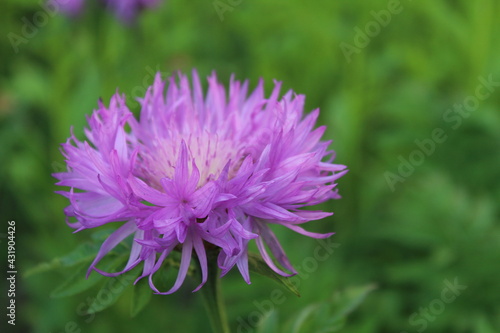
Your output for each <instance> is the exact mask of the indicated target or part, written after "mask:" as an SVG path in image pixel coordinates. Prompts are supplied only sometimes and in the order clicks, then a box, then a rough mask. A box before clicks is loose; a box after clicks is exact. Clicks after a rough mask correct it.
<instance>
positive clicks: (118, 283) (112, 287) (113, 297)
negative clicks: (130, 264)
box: [87, 266, 140, 314]
mask: <svg viewBox="0 0 500 333" xmlns="http://www.w3.org/2000/svg"><path fill="white" fill-rule="evenodd" d="M139 272H140V267H139V266H137V267H135V268H134V269H132V270H131V271H129V272H127V273H123V274H121V275H118V276H116V277H112V278H108V279H107V281H106V283H105V284H104V286H103V287H102V288H101V289H100V290H99V292H98V293H97V295H96V297H95V298H94V301H93V302H92V304H91V305H90V307H89V309H88V310H87V312H88V313H90V314H91V313H96V312H99V311H102V310H104V309H106V308H108V307H110V306H111V305H113V304H115V302H116V301H117V300H118V298H120V296H121V295H122V294H123V292H124V291H125V290H126V289H127V288H128V287H130V286H131V285H132V283H133V282H134V281H135V279H136V278H137V277H138V275H139Z"/></svg>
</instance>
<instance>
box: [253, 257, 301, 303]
mask: <svg viewBox="0 0 500 333" xmlns="http://www.w3.org/2000/svg"><path fill="white" fill-rule="evenodd" d="M248 268H249V269H250V271H252V272H255V273H258V274H260V275H263V276H267V277H268V278H271V279H273V280H274V281H276V282H278V283H279V284H281V285H282V286H284V287H285V288H286V289H288V290H290V291H291V292H292V293H294V294H295V295H297V296H298V297H300V293H299V290H298V289H297V288H296V287H295V285H294V284H293V283H292V282H291V281H290V279H289V278H287V277H285V276H281V275H279V274H278V273H276V272H275V271H273V270H272V269H271V268H270V267H269V266H268V265H267V263H266V262H265V261H264V259H262V258H261V257H260V256H259V255H257V254H255V253H248Z"/></svg>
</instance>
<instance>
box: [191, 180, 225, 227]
mask: <svg viewBox="0 0 500 333" xmlns="http://www.w3.org/2000/svg"><path fill="white" fill-rule="evenodd" d="M218 192H219V187H218V186H217V184H216V183H214V182H210V183H207V184H206V185H205V186H203V187H202V188H200V189H199V190H198V191H196V192H195V193H194V195H193V198H192V199H191V204H192V205H193V206H194V215H195V216H196V217H198V218H204V217H206V216H207V215H208V213H209V212H210V211H211V210H212V205H213V203H214V201H215V198H216V195H217V194H218Z"/></svg>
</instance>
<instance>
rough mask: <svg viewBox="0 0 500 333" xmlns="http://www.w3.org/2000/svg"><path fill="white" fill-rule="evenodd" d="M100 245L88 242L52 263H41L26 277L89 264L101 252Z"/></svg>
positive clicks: (30, 270)
mask: <svg viewBox="0 0 500 333" xmlns="http://www.w3.org/2000/svg"><path fill="white" fill-rule="evenodd" d="M99 247H100V245H99V244H95V243H90V242H86V243H83V244H80V245H79V246H77V247H76V248H75V249H74V250H73V251H71V252H70V253H68V254H67V255H65V256H63V257H60V258H55V259H53V260H52V261H50V262H44V263H41V264H39V265H37V266H35V267H33V268H31V269H29V270H28V271H26V273H25V275H24V276H25V277H29V276H31V275H35V274H40V273H43V272H47V271H50V270H53V269H57V268H60V267H72V266H76V265H79V264H81V263H84V262H86V263H88V262H90V261H92V259H93V258H94V257H95V256H96V254H97V252H98V251H99Z"/></svg>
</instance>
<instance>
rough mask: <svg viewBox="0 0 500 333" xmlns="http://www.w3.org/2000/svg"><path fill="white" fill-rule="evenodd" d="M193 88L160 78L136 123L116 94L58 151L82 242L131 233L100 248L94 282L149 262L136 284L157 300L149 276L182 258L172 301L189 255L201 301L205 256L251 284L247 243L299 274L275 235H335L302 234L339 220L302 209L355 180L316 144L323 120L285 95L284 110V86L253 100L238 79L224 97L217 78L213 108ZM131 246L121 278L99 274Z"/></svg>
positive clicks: (257, 93)
mask: <svg viewBox="0 0 500 333" xmlns="http://www.w3.org/2000/svg"><path fill="white" fill-rule="evenodd" d="M192 81H193V83H192V86H191V84H190V83H189V80H188V78H187V77H186V76H184V75H181V74H180V75H179V78H178V81H176V79H175V77H171V78H170V79H169V80H168V88H167V89H166V92H165V85H166V83H167V82H164V81H162V80H161V78H160V75H159V74H158V75H157V76H156V78H155V81H154V84H153V85H152V86H151V87H149V89H148V91H147V93H146V95H145V97H144V98H143V99H141V100H140V102H141V105H142V110H141V113H140V117H139V119H138V120H137V119H135V118H134V116H133V115H132V113H131V112H130V111H129V109H128V108H127V106H126V105H125V98H124V96H122V95H119V94H115V95H114V96H113V97H112V98H111V102H110V105H109V107H105V106H104V105H103V104H102V103H101V102H100V103H99V107H98V109H97V110H95V111H94V113H93V115H92V116H91V117H89V118H88V123H89V126H90V128H89V129H86V130H85V133H86V136H87V138H88V141H84V142H81V141H79V140H78V139H77V138H76V137H75V136H74V135H71V137H70V138H69V139H68V141H67V142H66V143H64V144H63V145H62V146H63V149H62V152H63V155H64V156H65V157H66V162H67V165H68V171H67V172H61V173H57V174H54V176H55V177H56V178H57V179H59V182H58V183H57V185H60V186H68V187H70V188H71V189H70V190H69V192H65V191H61V192H58V193H60V194H62V195H64V196H65V197H67V198H68V199H69V201H70V205H69V206H68V207H67V208H66V209H65V214H66V215H67V216H68V217H73V218H75V219H74V220H76V222H69V221H68V224H69V225H70V226H71V227H73V228H75V229H76V231H80V230H83V229H88V228H95V227H99V226H102V225H105V224H109V223H112V222H123V221H126V222H125V223H124V224H122V225H121V226H120V227H119V228H118V229H117V230H116V231H114V233H113V234H111V235H110V236H109V238H108V239H107V240H106V241H104V243H103V244H102V246H101V248H100V250H99V252H98V254H97V256H96V258H95V260H94V261H93V263H92V264H91V266H90V268H89V271H88V274H90V272H91V271H92V270H96V271H98V272H100V273H101V274H104V275H108V276H115V275H119V274H122V273H124V272H126V271H128V270H130V269H132V268H134V267H135V266H137V265H138V264H139V263H141V262H143V263H144V264H143V272H142V275H141V276H140V277H139V279H140V278H142V277H146V276H148V277H149V282H150V285H151V288H152V289H153V290H155V291H156V292H157V293H161V292H160V291H158V290H157V289H156V287H155V286H154V284H153V282H152V276H153V274H154V273H155V272H156V271H157V270H158V269H159V268H160V266H161V265H162V263H163V261H164V259H165V258H166V257H167V256H168V255H169V253H170V252H171V251H172V250H174V249H176V250H180V251H181V252H182V255H181V264H180V269H179V273H178V276H177V280H176V282H175V284H174V286H173V287H172V288H171V289H170V290H169V291H167V292H165V293H164V294H169V293H172V292H175V291H176V290H177V289H178V288H179V287H180V286H181V284H182V283H183V281H184V279H185V277H186V274H187V272H188V268H189V265H190V262H191V256H192V254H193V252H194V253H195V254H196V257H197V259H198V261H199V263H200V267H201V272H202V283H201V284H200V286H198V288H196V290H198V289H199V288H200V287H201V286H202V285H203V284H204V283H205V282H206V280H207V255H206V250H207V249H214V248H215V249H220V252H219V255H218V265H219V267H220V268H221V269H222V276H223V275H224V274H226V273H227V272H228V271H229V270H230V269H231V268H233V267H234V266H237V267H238V269H239V271H240V272H241V274H242V276H243V278H244V280H245V281H246V282H247V283H250V276H249V271H248V252H247V250H248V242H249V241H250V240H251V239H255V241H256V243H257V247H258V249H259V251H260V254H261V255H262V257H263V259H264V260H265V262H266V263H267V264H268V265H269V266H270V267H271V268H272V269H273V270H274V271H275V272H277V273H279V274H281V275H283V276H291V275H293V274H295V273H296V272H295V270H294V268H293V267H292V265H291V264H290V262H289V261H288V258H287V256H286V254H285V253H284V251H283V249H282V247H281V245H280V243H279V242H278V240H277V238H276V236H275V234H274V233H273V232H272V231H271V229H270V228H269V224H276V225H281V226H284V227H286V228H289V229H291V230H293V231H295V232H298V233H300V234H303V235H306V236H309V237H313V238H325V237H329V236H330V235H332V234H331V233H329V234H317V233H312V232H309V231H306V230H304V229H303V228H301V227H300V225H301V224H304V223H306V222H308V221H311V220H318V219H322V218H324V217H327V216H329V215H331V213H326V212H322V211H307V210H302V209H301V208H303V207H306V206H309V205H315V204H318V203H321V202H324V201H326V200H328V199H337V198H339V196H338V194H337V191H336V190H335V186H336V184H335V181H336V180H337V179H338V178H340V177H341V176H342V175H344V174H345V173H346V172H347V170H345V166H343V165H338V164H333V163H332V161H333V159H334V152H333V151H331V150H328V146H329V144H330V142H328V141H327V142H323V141H320V139H321V137H322V135H323V133H324V131H325V127H324V126H322V127H319V128H316V129H313V128H314V125H315V122H316V119H317V117H318V115H319V110H315V111H313V112H312V113H310V114H309V115H307V116H304V114H303V108H304V99H305V97H304V96H303V95H296V94H294V93H293V92H292V91H289V92H287V93H286V94H285V95H284V96H283V97H282V98H281V99H280V98H279V92H280V87H281V83H279V82H275V85H274V89H273V91H272V93H271V96H270V97H269V98H265V97H264V88H263V86H264V84H263V81H262V80H261V81H260V82H259V84H258V86H257V88H256V89H255V90H254V91H253V92H252V93H251V94H250V95H249V96H248V94H247V92H248V82H247V81H245V82H243V83H240V82H238V81H235V80H234V79H231V82H230V85H229V92H228V95H227V96H226V90H225V89H224V87H223V86H222V85H220V84H219V83H218V81H217V78H216V76H215V74H213V75H212V76H210V77H209V78H208V92H207V93H206V96H204V94H203V92H202V88H201V84H200V80H199V78H198V75H197V73H196V71H193V79H192ZM131 235H133V238H134V241H133V245H132V248H131V251H130V258H129V260H128V262H127V264H126V266H125V267H124V269H123V270H122V271H120V272H117V273H106V272H103V271H101V270H100V269H99V268H97V267H96V265H97V264H98V262H99V261H100V260H101V259H102V258H103V257H104V256H105V255H106V254H107V253H108V252H109V251H110V250H111V249H113V248H114V247H115V246H116V245H118V244H119V243H120V242H121V241H123V240H124V239H125V238H127V237H129V236H131ZM266 245H267V247H268V248H269V250H270V252H271V254H272V256H274V258H275V259H273V258H272V256H271V254H269V252H268V250H267V249H266ZM275 261H276V262H277V263H276V262H275ZM278 264H279V265H278ZM280 266H281V267H280Z"/></svg>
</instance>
